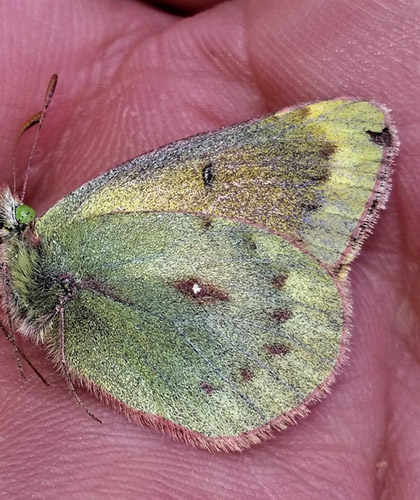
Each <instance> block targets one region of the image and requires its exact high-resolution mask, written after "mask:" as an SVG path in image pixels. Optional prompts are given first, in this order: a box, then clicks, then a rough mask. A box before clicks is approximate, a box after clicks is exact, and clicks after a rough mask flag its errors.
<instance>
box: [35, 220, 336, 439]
mask: <svg viewBox="0 0 420 500" xmlns="http://www.w3.org/2000/svg"><path fill="white" fill-rule="evenodd" d="M39 232H40V236H41V239H42V242H43V245H42V253H41V257H42V262H43V263H44V270H43V274H44V277H43V279H46V276H48V279H49V280H50V281H51V282H54V281H56V279H57V277H58V276H60V277H63V276H64V275H65V276H66V277H67V280H68V281H69V282H72V283H73V286H72V296H71V298H68V300H67V301H66V302H65V324H64V332H65V352H66V360H67V363H68V366H69V368H70V370H71V372H72V373H73V375H74V376H75V378H78V379H81V380H84V381H85V382H87V383H88V385H90V386H91V387H92V386H93V388H94V389H95V390H99V392H100V393H101V394H102V395H105V397H109V398H110V399H111V400H112V401H114V402H117V403H116V404H117V405H118V406H120V407H121V406H122V407H123V409H125V411H126V412H127V413H128V414H129V415H130V416H131V417H132V418H134V419H135V420H138V421H146V422H149V423H151V424H152V425H154V426H155V427H159V428H162V429H164V430H167V431H172V432H173V433H174V434H176V435H180V436H183V437H184V438H185V439H187V440H190V441H193V442H196V444H201V445H203V446H207V447H208V448H213V449H240V448H243V447H245V446H248V445H249V444H250V443H252V442H255V441H258V440H259V439H260V438H261V437H262V436H263V435H264V433H267V432H269V429H270V428H271V427H282V426H284V425H285V424H286V423H289V422H290V421H292V420H293V419H294V418H295V417H298V416H299V415H303V414H305V413H306V411H307V410H306V405H307V404H308V403H309V402H310V401H312V400H313V399H316V398H317V397H318V396H319V395H320V393H322V392H323V390H324V389H325V388H326V387H327V386H328V384H329V383H330V382H331V381H332V379H333V377H334V371H335V368H336V366H337V364H338V359H340V358H341V356H342V353H343V339H344V336H345V312H344V310H343V305H342V300H341V296H340V292H339V291H338V289H337V287H336V284H335V283H334V281H333V280H332V278H331V277H330V275H329V273H328V272H327V271H326V270H325V269H324V268H323V267H322V266H321V265H319V264H318V263H317V262H316V261H315V260H314V259H312V258H311V257H309V256H308V255H307V254H306V253H304V252H302V251H301V250H300V249H299V248H297V247H296V246H294V245H292V244H291V243H289V242H288V241H287V240H286V239H284V238H282V237H280V236H278V235H276V234H273V233H271V232H268V231H267V230H263V229H261V228H257V227H254V226H251V225H249V224H245V223H239V222H235V221H232V220H226V219H217V218H214V219H212V218H206V217H198V216H193V215H182V214H173V213H161V214H156V213H143V214H136V213H134V214H124V213H121V214H110V215H104V216H96V217H90V218H87V219H83V218H79V219H77V220H74V221H73V223H72V224H71V225H69V226H67V227H66V228H60V229H57V230H56V231H51V232H43V231H42V226H40V227H39ZM46 267H48V270H47V269H46ZM58 331H59V328H58V319H56V324H55V328H54V329H53V333H51V337H50V338H49V339H47V343H48V345H49V347H50V349H51V352H52V355H53V356H54V358H55V359H57V360H58V359H59V340H58V335H59V334H58ZM169 422H172V423H169Z"/></svg>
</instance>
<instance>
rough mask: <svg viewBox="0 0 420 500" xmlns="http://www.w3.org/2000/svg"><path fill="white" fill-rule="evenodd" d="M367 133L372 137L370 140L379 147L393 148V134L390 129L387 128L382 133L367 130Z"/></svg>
mask: <svg viewBox="0 0 420 500" xmlns="http://www.w3.org/2000/svg"><path fill="white" fill-rule="evenodd" d="M366 133H367V134H368V136H369V137H370V140H371V141H372V142H373V143H375V144H377V145H378V146H386V147H388V148H390V147H391V146H392V134H391V132H390V131H389V128H388V127H385V128H384V129H383V130H382V131H381V132H372V131H371V130H367V131H366Z"/></svg>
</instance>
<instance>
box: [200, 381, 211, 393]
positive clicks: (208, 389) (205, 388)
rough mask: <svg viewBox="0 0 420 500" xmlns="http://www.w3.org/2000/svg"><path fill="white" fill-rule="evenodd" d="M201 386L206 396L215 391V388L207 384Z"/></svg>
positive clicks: (202, 383)
mask: <svg viewBox="0 0 420 500" xmlns="http://www.w3.org/2000/svg"><path fill="white" fill-rule="evenodd" d="M200 386H201V388H202V389H203V391H204V392H205V393H206V394H212V393H213V391H214V387H213V386H211V385H210V384H208V383H207V382H201V384H200Z"/></svg>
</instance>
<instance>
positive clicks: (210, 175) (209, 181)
mask: <svg viewBox="0 0 420 500" xmlns="http://www.w3.org/2000/svg"><path fill="white" fill-rule="evenodd" d="M202 176H203V182H204V186H205V187H212V186H213V182H214V177H215V176H214V172H213V165H212V164H211V163H207V165H206V166H205V167H204V168H203V172H202Z"/></svg>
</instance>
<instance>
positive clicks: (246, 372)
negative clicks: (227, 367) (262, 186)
mask: <svg viewBox="0 0 420 500" xmlns="http://www.w3.org/2000/svg"><path fill="white" fill-rule="evenodd" d="M240 374H241V377H242V380H243V381H244V382H249V381H250V380H251V379H252V377H253V376H254V374H253V373H252V371H251V370H250V369H249V368H241V370H240Z"/></svg>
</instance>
